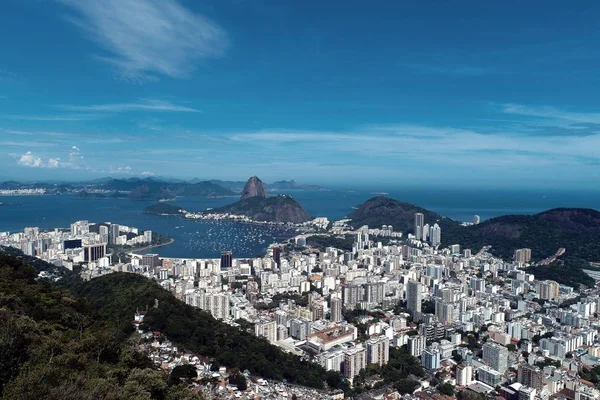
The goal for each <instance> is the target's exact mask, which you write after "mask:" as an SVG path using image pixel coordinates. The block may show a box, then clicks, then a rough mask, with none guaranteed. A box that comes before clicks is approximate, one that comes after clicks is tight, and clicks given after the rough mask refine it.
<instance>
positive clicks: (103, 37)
mask: <svg viewBox="0 0 600 400" xmlns="http://www.w3.org/2000/svg"><path fill="white" fill-rule="evenodd" d="M58 1H59V2H60V3H62V4H64V5H66V6H68V7H70V8H71V9H72V10H73V11H74V15H72V16H70V17H69V18H68V19H69V21H71V22H72V23H74V24H75V25H76V26H77V27H79V28H80V29H82V30H83V31H84V32H85V33H86V34H87V35H88V37H89V38H90V39H91V40H93V41H95V42H96V43H98V44H99V45H100V46H101V47H103V48H104V49H105V50H106V51H108V52H109V53H110V54H111V55H110V56H100V57H98V59H100V60H102V61H105V62H108V63H110V64H111V65H113V66H115V67H116V68H117V69H118V70H119V72H120V74H122V76H124V77H125V78H130V79H135V80H138V79H145V78H152V77H155V76H156V75H164V76H169V77H175V78H179V77H184V76H186V75H188V74H189V73H190V72H191V71H193V70H194V69H195V67H196V63H197V62H198V61H201V60H205V59H210V58H216V57H221V56H222V55H224V53H225V51H226V49H227V47H228V42H229V40H228V36H227V34H226V32H225V31H224V30H223V29H222V28H221V27H219V25H217V24H216V23H215V22H213V21H211V20H210V19H209V18H207V17H205V16H203V15H200V14H197V13H194V12H192V11H190V10H188V9H186V8H185V7H183V6H182V5H181V4H180V3H179V2H178V1H177V0H94V1H81V0H58Z"/></svg>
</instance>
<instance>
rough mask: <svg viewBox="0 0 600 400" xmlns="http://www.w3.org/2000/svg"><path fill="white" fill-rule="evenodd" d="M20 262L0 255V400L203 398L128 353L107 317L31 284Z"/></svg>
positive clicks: (31, 271)
mask: <svg viewBox="0 0 600 400" xmlns="http://www.w3.org/2000/svg"><path fill="white" fill-rule="evenodd" d="M23 260H27V258H22V259H20V258H17V257H14V256H10V255H6V254H0V398H2V399H7V400H8V399H10V400H28V399H31V400H39V399H61V400H88V399H89V400H92V399H114V400H120V399H123V400H126V399H161V400H176V399H187V400H194V399H198V400H199V399H201V396H200V395H198V394H196V393H195V392H193V391H191V390H188V389H187V387H185V386H182V385H173V384H172V383H170V382H169V375H168V373H167V372H164V371H158V370H156V369H155V368H154V366H153V365H152V363H151V362H150V360H149V358H148V357H146V356H145V355H143V354H141V353H138V352H136V351H135V350H133V348H132V347H131V346H129V345H128V344H127V338H128V336H129V331H127V330H126V329H122V330H118V329H115V326H114V325H113V318H112V316H111V315H107V314H98V313H96V312H95V310H94V309H93V308H92V307H90V305H89V304H88V303H87V302H86V301H85V300H83V299H81V298H80V297H77V296H74V295H72V294H70V293H68V292H67V291H65V290H60V289H57V288H56V287H55V286H53V285H52V284H50V283H48V282H45V281H38V280H36V277H37V274H38V269H36V267H34V266H29V265H26V264H24V263H23ZM36 264H37V265H36V266H41V265H42V262H38V263H36ZM43 269H44V270H52V269H53V268H52V267H51V266H46V267H44V268H43ZM132 315H133V314H130V315H129V319H131V317H132ZM123 327H124V326H123Z"/></svg>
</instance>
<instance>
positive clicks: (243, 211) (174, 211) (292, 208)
mask: <svg viewBox="0 0 600 400" xmlns="http://www.w3.org/2000/svg"><path fill="white" fill-rule="evenodd" d="M144 212H146V213H149V214H159V215H181V216H182V217H184V218H187V219H234V220H244V221H248V222H252V221H254V222H272V223H291V224H302V223H304V222H307V221H310V220H312V217H311V216H310V215H309V214H308V213H307V212H306V211H305V210H304V208H302V206H301V205H300V204H299V203H298V202H297V201H296V200H294V199H293V198H292V197H291V196H289V195H278V196H272V197H268V196H267V190H266V186H265V184H264V183H263V182H262V181H261V180H260V179H259V178H258V177H256V176H253V177H251V178H250V179H248V181H247V182H246V184H245V185H244V189H243V191H242V195H241V199H240V200H239V201H236V202H235V203H233V204H229V205H226V206H223V207H218V208H214V209H211V210H209V211H205V212H201V213H192V212H189V211H186V210H183V209H182V208H181V207H178V206H175V205H172V204H167V203H164V202H163V203H158V204H154V205H152V206H149V207H146V208H145V209H144Z"/></svg>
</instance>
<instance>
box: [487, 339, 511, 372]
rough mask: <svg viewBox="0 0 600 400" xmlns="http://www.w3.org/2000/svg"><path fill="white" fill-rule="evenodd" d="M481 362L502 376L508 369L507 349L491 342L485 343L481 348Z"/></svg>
mask: <svg viewBox="0 0 600 400" xmlns="http://www.w3.org/2000/svg"><path fill="white" fill-rule="evenodd" d="M482 350H483V357H482V358H483V361H484V362H485V363H486V364H487V365H489V366H490V367H491V368H493V369H494V370H496V371H498V372H500V373H501V374H503V373H504V372H505V371H506V369H507V368H508V349H507V348H506V347H504V346H501V345H499V344H496V343H493V342H489V341H488V342H486V343H485V344H484V345H483V347H482Z"/></svg>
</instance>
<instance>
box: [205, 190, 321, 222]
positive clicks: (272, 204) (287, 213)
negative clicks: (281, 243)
mask: <svg viewBox="0 0 600 400" xmlns="http://www.w3.org/2000/svg"><path fill="white" fill-rule="evenodd" d="M211 212H215V213H230V214H236V215H245V216H247V217H250V218H251V219H253V220H254V221H269V222H293V223H302V222H306V221H310V220H311V217H310V215H309V214H308V213H307V212H306V211H305V210H304V208H302V206H301V205H300V204H299V203H298V202H297V201H296V200H294V199H293V198H292V197H291V196H287V195H279V196H273V197H268V198H264V197H258V196H255V197H249V198H246V199H243V200H240V201H236V202H235V203H233V204H230V205H227V206H223V207H219V208H214V209H212V210H211Z"/></svg>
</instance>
